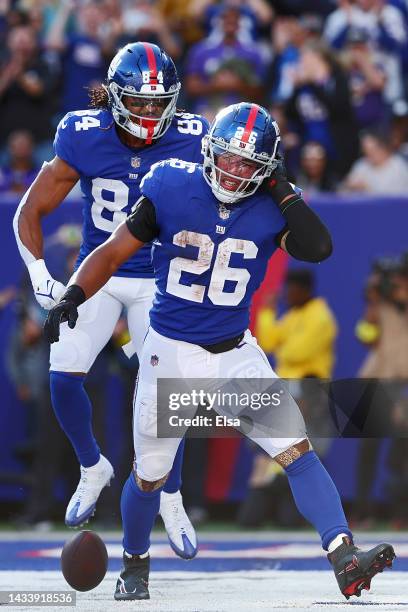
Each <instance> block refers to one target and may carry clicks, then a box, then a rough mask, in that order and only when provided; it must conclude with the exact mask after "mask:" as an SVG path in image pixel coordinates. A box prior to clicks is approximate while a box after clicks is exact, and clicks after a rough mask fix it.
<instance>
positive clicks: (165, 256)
mask: <svg viewBox="0 0 408 612" xmlns="http://www.w3.org/2000/svg"><path fill="white" fill-rule="evenodd" d="M141 191H142V193H143V195H145V196H146V197H148V198H149V199H150V200H151V201H152V203H153V205H154V207H155V211H156V219H157V226H158V228H159V235H158V237H157V239H156V240H155V241H154V242H153V266H154V271H155V278H156V295H155V298H154V302H153V306H152V309H151V311H150V323H151V326H152V327H153V329H155V330H156V331H157V332H159V333H160V334H163V335H164V336H167V337H169V338H174V339H177V340H184V341H185V342H192V343H194V344H215V343H217V342H221V341H222V340H225V339H227V338H232V337H234V336H237V335H238V334H240V333H241V332H243V331H244V330H245V329H247V327H248V324H249V309H250V305H251V300H252V296H253V294H254V292H255V291H256V289H257V288H258V287H259V285H260V283H261V282H262V280H263V278H264V276H265V272H266V267H267V264H268V260H269V258H270V257H271V255H272V254H273V252H274V251H275V250H276V248H277V246H276V244H275V237H276V235H277V234H278V233H279V232H280V231H281V230H282V229H283V228H284V227H285V219H284V217H283V216H282V214H281V212H280V210H279V208H278V207H277V206H276V205H275V204H274V203H273V201H272V199H271V198H270V196H267V195H264V194H262V193H259V194H258V193H255V194H254V195H253V196H251V197H249V198H246V199H243V200H241V202H238V203H236V204H233V205H231V206H229V207H226V206H224V205H223V204H221V203H220V202H219V201H218V200H217V199H216V198H215V196H214V195H213V193H212V191H211V189H210V187H209V186H208V185H207V183H206V182H205V180H204V178H203V174H202V166H200V165H199V164H193V163H186V162H184V161H181V160H178V159H170V160H166V161H164V162H160V163H159V164H156V165H155V166H154V167H153V168H152V169H151V170H150V172H149V173H148V174H147V175H146V176H145V177H144V178H143V180H142V184H141Z"/></svg>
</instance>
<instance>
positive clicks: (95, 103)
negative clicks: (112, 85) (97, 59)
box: [88, 83, 109, 108]
mask: <svg viewBox="0 0 408 612" xmlns="http://www.w3.org/2000/svg"><path fill="white" fill-rule="evenodd" d="M88 95H89V98H90V102H89V106H90V107H91V108H109V95H108V91H107V88H106V85H104V84H103V83H102V84H101V85H96V86H95V87H89V88H88Z"/></svg>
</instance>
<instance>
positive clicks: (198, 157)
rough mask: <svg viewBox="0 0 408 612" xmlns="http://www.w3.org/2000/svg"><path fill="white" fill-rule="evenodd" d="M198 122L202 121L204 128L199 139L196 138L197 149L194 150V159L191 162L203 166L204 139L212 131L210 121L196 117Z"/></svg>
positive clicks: (199, 116)
mask: <svg viewBox="0 0 408 612" xmlns="http://www.w3.org/2000/svg"><path fill="white" fill-rule="evenodd" d="M196 116H197V118H198V120H200V121H201V124H202V126H203V129H202V132H201V135H200V136H199V138H196V143H195V148H194V155H193V159H192V160H191V161H192V162H195V163H196V164H202V163H203V153H202V144H201V143H202V139H203V137H204V136H205V135H206V134H208V131H209V129H210V124H209V122H208V120H207V119H206V118H205V117H202V116H201V115H196Z"/></svg>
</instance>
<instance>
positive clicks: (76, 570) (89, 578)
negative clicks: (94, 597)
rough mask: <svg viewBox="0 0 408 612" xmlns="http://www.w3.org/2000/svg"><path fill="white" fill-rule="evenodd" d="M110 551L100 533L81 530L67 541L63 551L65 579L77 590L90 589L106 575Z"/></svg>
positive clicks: (62, 559)
mask: <svg viewBox="0 0 408 612" xmlns="http://www.w3.org/2000/svg"><path fill="white" fill-rule="evenodd" d="M107 568H108V551H107V550H106V546H105V544H104V542H103V541H102V540H101V538H100V537H99V536H98V534H96V533H94V532H93V531H80V532H79V533H78V534H76V535H75V536H74V537H73V538H71V539H70V540H68V541H67V542H65V544H64V548H63V549H62V553H61V570H62V573H63V575H64V578H65V580H66V581H67V582H68V584H69V586H71V587H72V588H73V589H75V590H76V591H90V590H91V589H94V588H95V587H96V586H98V584H99V583H100V582H102V580H103V579H104V577H105V574H106V570H107Z"/></svg>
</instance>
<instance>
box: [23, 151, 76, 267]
mask: <svg viewBox="0 0 408 612" xmlns="http://www.w3.org/2000/svg"><path fill="white" fill-rule="evenodd" d="M78 179H79V174H78V173H77V172H76V170H74V169H73V168H71V166H69V165H68V164H67V163H66V162H64V161H63V160H62V159H60V158H59V157H54V159H53V160H52V161H50V162H48V163H47V164H45V165H44V166H43V168H42V169H41V171H40V173H39V174H38V176H37V178H36V179H35V181H34V183H33V184H32V186H31V188H30V190H29V191H28V192H27V194H26V195H27V197H26V198H25V199H24V198H23V205H22V206H21V209H20V211H19V214H18V216H17V224H18V234H19V237H20V240H21V242H22V243H23V245H24V246H25V247H26V248H27V249H28V250H29V251H30V253H32V255H33V256H34V257H35V259H41V258H42V256H43V233H42V229H41V219H42V218H43V217H45V216H46V215H48V214H49V213H50V212H52V211H53V210H54V209H55V208H57V207H58V206H59V205H60V204H61V202H62V201H63V200H64V198H65V197H66V196H67V195H68V193H69V192H70V191H71V189H72V188H73V187H74V185H75V184H76V182H77V181H78Z"/></svg>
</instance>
